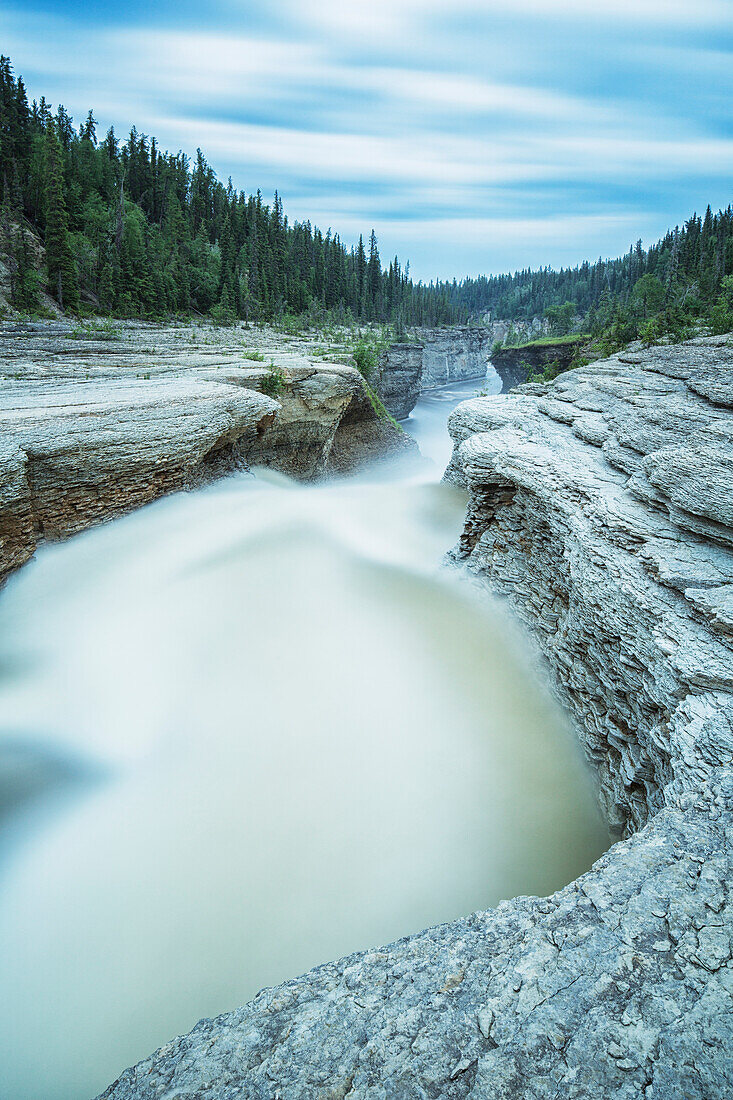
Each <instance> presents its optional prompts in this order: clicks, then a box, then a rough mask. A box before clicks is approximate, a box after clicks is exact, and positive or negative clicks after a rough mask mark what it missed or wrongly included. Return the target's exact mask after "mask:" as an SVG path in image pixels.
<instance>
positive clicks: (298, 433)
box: [0, 323, 416, 580]
mask: <svg viewBox="0 0 733 1100" xmlns="http://www.w3.org/2000/svg"><path fill="white" fill-rule="evenodd" d="M99 331H100V332H101V333H102V337H103V338H102V337H100V338H96V339H95V338H93V337H92V336H89V335H88V334H86V333H84V334H83V335H81V336H79V337H77V336H76V335H75V333H74V332H73V330H69V327H68V326H67V325H60V324H56V323H51V324H49V323H39V324H15V325H6V326H5V329H4V330H3V333H2V336H3V338H2V339H0V374H4V379H3V380H2V381H1V382H0V432H1V433H2V443H0V580H1V579H2V578H3V577H4V576H5V575H7V573H9V572H10V571H11V570H13V569H15V568H17V567H18V566H19V565H21V564H23V562H24V561H27V560H28V558H30V557H31V556H32V555H33V553H34V551H35V548H36V545H37V543H38V541H39V540H42V539H58V538H65V537H67V536H69V535H71V534H74V533H75V532H77V531H81V530H83V529H84V528H86V527H89V526H91V525H92V524H95V523H100V522H103V521H105V520H107V519H110V518H112V517H114V516H117V515H121V514H122V513H123V512H127V511H130V510H131V509H133V508H136V507H139V506H140V505H141V504H145V503H147V502H149V501H152V500H155V499H156V498H157V497H159V496H162V495H163V494H165V493H169V492H173V491H175V490H178V489H184V488H190V487H194V486H196V485H200V484H202V483H204V482H206V481H208V480H211V479H213V478H214V477H217V476H221V475H222V474H226V473H229V472H231V471H233V470H236V469H247V468H249V467H252V466H272V467H274V468H275V469H277V470H279V471H281V472H283V473H286V474H288V475H290V476H292V477H295V478H298V479H299V480H305V481H307V480H313V479H314V478H318V477H323V476H328V475H331V474H340V475H341V474H346V473H350V472H352V471H354V470H357V469H359V467H360V466H362V465H364V464H365V463H366V462H369V461H372V460H373V459H374V458H375V457H383V456H387V455H392V454H403V453H405V451H407V450H410V449H416V448H415V445H414V444H413V443H412V441H411V440H409V439H408V437H406V436H405V434H404V433H403V432H402V431H401V430H399V429H398V428H396V427H395V426H394V424H393V423H391V422H390V421H389V420H388V419H386V418H384V417H383V416H382V415H380V413H379V412H378V410H377V409H376V408H375V406H374V404H373V403H372V401H371V399H370V397H369V394H368V391H367V389H366V387H365V385H364V381H363V379H362V377H361V375H360V374H359V372H358V371H357V370H355V369H354V368H353V367H349V366H343V365H340V364H335V363H318V364H317V365H316V364H314V363H311V362H310V361H309V360H308V359H306V358H305V357H304V356H303V355H302V354H298V353H293V352H291V351H290V350H289V349H288V350H287V351H284V352H282V351H281V352H280V353H278V352H277V351H275V350H274V349H273V350H272V351H270V352H269V356H270V364H269V365H263V364H261V363H259V362H258V361H256V360H255V359H253V356H252V353H250V352H247V354H243V352H244V350H245V349H244V347H243V344H242V343H241V342H238V340H239V336H238V334H237V333H236V332H234V333H232V332H231V330H223V331H222V330H208V331H209V332H212V336H208V334H207V336H206V339H212V340H214V339H217V340H218V342H215V343H213V344H212V345H206V346H205V347H203V348H202V347H200V346H199V345H198V340H197V341H196V343H195V344H194V343H193V338H192V335H191V332H190V330H189V329H184V330H182V335H183V337H184V338H185V341H186V343H185V344H184V346H181V342H180V341H179V335H180V333H179V330H178V329H176V328H174V327H172V326H168V327H163V326H142V325H136V326H132V325H128V326H125V327H124V328H122V329H121V330H120V332H119V334H114V335H112V337H111V338H110V339H109V340H108V339H107V338H106V334H105V332H104V330H99ZM145 340H146V341H155V343H154V344H153V343H150V344H148V343H143V341H145ZM256 355H257V357H258V359H265V355H264V354H263V353H260V352H257V353H256ZM255 362H256V365H255ZM273 395H274V396H273Z"/></svg>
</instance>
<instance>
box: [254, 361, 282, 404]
mask: <svg viewBox="0 0 733 1100" xmlns="http://www.w3.org/2000/svg"><path fill="white" fill-rule="evenodd" d="M286 382H287V375H286V373H285V371H284V370H283V369H282V367H278V366H276V364H275V363H273V362H272V360H271V361H270V370H269V373H268V374H266V375H265V377H264V378H263V379H262V382H261V383H260V389H261V391H262V393H264V394H267V396H268V397H279V395H280V394H281V393H282V391H283V390H284V388H285V383H286Z"/></svg>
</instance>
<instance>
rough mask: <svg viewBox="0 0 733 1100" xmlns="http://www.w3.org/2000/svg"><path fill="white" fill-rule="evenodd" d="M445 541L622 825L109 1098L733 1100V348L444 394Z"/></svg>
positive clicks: (697, 344) (263, 1007) (249, 1011)
mask: <svg viewBox="0 0 733 1100" xmlns="http://www.w3.org/2000/svg"><path fill="white" fill-rule="evenodd" d="M451 431H452V434H453V437H454V440H455V451H454V456H453V461H452V464H451V467H450V471H449V476H450V477H451V478H452V479H453V480H456V481H458V482H460V483H461V484H462V485H464V486H465V487H466V488H467V490H468V492H469V496H470V503H469V509H468V514H467V519H466V525H465V530H464V532H463V536H462V538H461V542H460V545H459V547H457V548H456V551H455V557H456V558H457V559H458V560H459V561H461V562H463V563H464V565H465V566H466V567H467V568H468V569H470V570H471V571H472V572H473V573H474V574H475V575H476V577H477V578H479V579H480V580H483V581H484V582H485V583H486V585H487V586H488V587H489V588H490V589H491V590H492V591H494V592H496V593H499V594H500V595H502V596H503V597H504V598H505V599H506V600H507V601H508V602H509V603H510V604H511V606H512V607H513V608H514V610H515V611H516V613H517V614H518V615H519V616H520V617H521V618H522V619H523V620H524V622H525V623H526V624H527V625H528V626H529V628H530V630H531V631H532V633H533V635H534V637H535V638H536V639H537V641H538V643H539V645H540V647H541V648H542V650H543V651H544V653H545V656H546V659H547V662H548V666H549V668H550V670H551V671H552V673H553V675H554V678H555V683H556V687H557V691H558V693H559V694H560V696H561V697H562V699H563V700H564V702H565V704H566V706H567V707H568V708H569V710H570V713H571V714H572V715H573V716H574V718H575V720H576V724H577V727H578V730H579V733H580V735H581V737H582V738H583V740H584V742H585V744H586V746H587V748H588V752H589V755H590V757H591V759H592V762H593V764H594V766H595V767H596V769H597V772H598V775H599V782H600V787H601V792H602V797H603V801H604V805H605V807H606V810H607V813H608V816H609V821H610V823H611V825H612V826H613V827H614V829H615V830H616V831H617V832H619V833H627V834H629V835H628V836H627V838H626V839H623V840H620V841H618V842H617V843H616V844H615V845H614V846H613V847H612V848H611V849H610V850H609V851H608V852H607V853H606V855H605V856H603V857H602V858H601V859H600V860H599V861H598V862H597V863H596V864H595V865H594V867H593V868H592V869H591V870H590V871H589V872H588V873H587V874H585V875H583V876H581V877H580V878H579V879H578V880H577V881H576V882H574V883H572V884H570V885H569V886H568V887H566V888H565V889H564V890H561V891H559V892H558V893H557V894H555V895H553V896H552V897H549V898H544V899H539V898H516V899H514V900H512V901H507V902H503V903H502V904H501V905H500V906H499V907H498V908H496V909H494V910H491V911H488V912H480V913H475V914H473V915H472V916H469V917H466V918H465V919H463V920H458V921H454V922H451V923H449V924H446V925H443V926H441V927H438V928H433V929H429V930H427V931H425V932H422V933H420V934H418V935H415V936H409V937H407V938H406V939H403V940H400V941H399V942H397V943H395V944H392V945H390V946H388V947H385V948H381V949H379V950H372V951H366V952H362V953H360V954H357V955H353V956H350V957H348V958H346V959H342V960H340V961H339V962H335V963H330V964H328V965H326V966H322V967H319V968H318V969H317V970H314V971H311V972H310V973H309V974H307V975H305V976H303V977H301V978H298V979H296V980H294V981H291V982H287V983H285V984H284V985H282V986H279V987H277V988H276V989H269V990H264V991H262V992H261V993H260V994H259V995H258V996H257V997H256V998H255V999H254V1000H253V1001H252V1002H251V1003H250V1004H249V1005H247V1006H245V1007H244V1008H241V1009H238V1010H237V1011H235V1012H232V1013H229V1014H227V1015H224V1016H221V1017H219V1018H218V1019H216V1020H203V1021H201V1022H200V1023H199V1024H198V1025H197V1027H196V1028H194V1030H193V1031H192V1032H190V1033H189V1034H188V1035H187V1036H184V1037H180V1038H177V1039H174V1040H172V1041H171V1042H170V1043H168V1044H167V1045H166V1046H164V1047H162V1048H161V1049H160V1050H159V1051H157V1052H156V1053H155V1054H154V1055H152V1056H151V1057H150V1058H149V1059H147V1060H145V1061H144V1062H142V1063H140V1064H139V1065H138V1066H136V1067H134V1068H132V1069H130V1070H128V1071H126V1072H125V1073H124V1074H123V1075H122V1076H121V1077H120V1078H119V1080H118V1081H116V1082H115V1083H114V1084H113V1085H111V1086H110V1088H109V1089H108V1090H107V1091H106V1092H105V1093H104V1100H153V1098H155V1100H162V1098H163V1097H165V1096H170V1095H172V1093H173V1092H175V1093H176V1095H178V1094H180V1095H187V1096H191V1097H194V1096H196V1097H202V1098H203V1097H204V1096H210V1097H212V1100H213V1098H214V1097H215V1098H216V1100H227V1098H228V1097H234V1096H237V1097H247V1098H255V1097H256V1098H263V1100H264V1098H265V1097H268V1098H270V1097H273V1096H281V1097H283V1098H284V1097H287V1098H288V1100H291V1098H306V1097H308V1098H310V1097H314V1096H318V1097H324V1098H325V1097H330V1098H337V1097H338V1098H343V1097H346V1096H354V1097H356V1096H358V1097H365V1098H370V1100H388V1098H391V1097H400V1098H401V1100H402V1098H404V1100H425V1098H426V1097H441V1098H446V1100H458V1098H474V1100H479V1098H486V1097H491V1098H492V1100H527V1098H528V1097H532V1100H557V1097H559V1096H561V1097H563V1098H564V1100H588V1098H589V1097H603V1098H604V1100H611V1098H613V1100H638V1098H644V1100H724V1098H727V1097H728V1096H730V1095H733V1058H732V1057H731V1053H730V1051H731V1037H732V1034H733V997H732V992H733V960H732V950H731V941H732V937H733V905H732V903H731V895H730V892H731V886H730V884H731V878H732V872H733V769H732V768H731V764H732V762H733V705H732V701H733V659H732V658H733V610H732V607H733V602H732V601H731V592H733V497H732V494H733V460H731V457H730V455H731V437H732V435H733V348H732V347H731V346H730V345H728V344H727V343H726V342H725V341H722V340H707V341H694V342H692V343H691V344H688V345H685V346H683V347H673V348H664V349H661V348H660V349H654V350H651V351H649V352H645V353H639V354H628V355H624V356H619V357H617V358H615V359H612V360H608V361H605V362H602V363H596V364H593V365H592V366H590V367H587V368H582V369H579V370H576V371H572V372H570V373H569V374H566V375H563V376H561V378H560V379H558V380H557V381H556V382H555V383H554V384H551V385H548V386H544V385H543V386H529V387H525V388H524V390H523V391H522V392H520V393H517V394H512V395H510V396H508V397H494V398H485V399H475V400H472V401H470V402H466V403H465V404H464V405H462V406H459V408H458V409H457V410H456V411H455V412H454V414H453V416H452V418H451Z"/></svg>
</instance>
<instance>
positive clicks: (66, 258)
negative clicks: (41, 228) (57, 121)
mask: <svg viewBox="0 0 733 1100" xmlns="http://www.w3.org/2000/svg"><path fill="white" fill-rule="evenodd" d="M45 214H46V234H45V245H46V269H47V272H48V284H49V287H50V290H51V293H52V294H53V296H54V297H55V298H56V301H57V302H58V303H59V305H60V306H61V308H62V309H68V310H75V309H76V308H77V307H78V305H79V288H78V285H77V280H76V270H75V267H74V258H73V256H72V253H71V247H70V243H69V232H68V218H67V214H66V201H65V199H64V180H63V168H62V152H61V144H60V142H59V139H58V136H57V134H56V128H55V127H54V126H53V125H49V127H48V129H47V131H46V211H45Z"/></svg>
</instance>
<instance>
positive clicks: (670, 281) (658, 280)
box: [0, 57, 733, 343]
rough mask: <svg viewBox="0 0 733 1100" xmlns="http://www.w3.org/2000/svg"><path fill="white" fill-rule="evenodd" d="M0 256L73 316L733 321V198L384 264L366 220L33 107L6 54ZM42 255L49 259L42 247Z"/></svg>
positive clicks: (672, 327) (631, 323)
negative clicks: (552, 236)
mask: <svg viewBox="0 0 733 1100" xmlns="http://www.w3.org/2000/svg"><path fill="white" fill-rule="evenodd" d="M0 198H1V200H2V205H1V208H0V251H1V252H2V255H3V257H4V260H5V263H6V267H7V268H8V271H9V279H10V290H11V301H12V304H13V305H14V306H15V307H16V308H18V309H20V310H24V311H27V312H31V313H32V312H34V311H37V310H38V309H39V308H40V305H39V294H40V291H41V290H42V289H43V290H46V291H48V292H49V293H50V294H51V295H52V296H53V297H54V298H55V299H56V301H57V302H58V304H59V305H60V306H61V307H62V308H63V309H64V310H66V311H68V312H72V313H73V312H77V311H82V312H96V313H101V314H108V315H115V316H119V317H141V318H149V319H162V318H165V317H169V316H171V315H175V314H199V315H208V316H211V317H212V318H213V319H215V320H221V321H227V320H234V319H235V318H241V319H244V320H252V321H273V320H278V319H279V318H282V317H283V316H285V315H307V316H308V317H310V319H312V320H316V319H317V318H318V317H322V316H323V315H324V314H325V313H328V315H329V316H332V317H334V318H335V319H336V320H341V321H344V322H390V323H392V324H394V326H395V328H396V330H397V331H398V332H401V331H404V329H405V326H408V325H410V326H415V325H445V324H455V323H460V322H465V321H468V320H478V319H480V318H481V317H483V316H485V315H486V314H489V315H490V316H491V318H495V319H499V318H501V319H509V320H513V319H529V318H532V317H536V316H548V317H549V318H550V319H551V321H552V322H553V328H554V329H555V330H556V331H563V330H564V331H569V329H570V328H571V327H573V326H575V327H578V318H580V319H582V320H581V325H582V327H583V329H584V330H585V331H592V332H594V333H596V334H598V333H606V334H609V335H610V337H611V340H612V342H615V343H621V342H624V341H628V340H631V339H634V338H635V337H636V336H641V337H642V338H644V339H647V340H649V341H652V340H654V339H657V338H664V337H671V338H673V339H675V338H676V339H679V338H683V337H684V336H686V335H688V334H689V333H690V332H692V331H694V330H695V329H696V328H698V329H699V328H700V326H701V325H702V326H703V327H705V326H707V327H708V328H710V329H711V330H712V331H713V332H726V331H730V330H731V329H733V207H731V206H729V207H728V209H727V210H724V211H720V212H719V213H717V214H713V213H712V211H711V210H710V208H709V207H708V209H707V211H706V213H705V216H704V217H702V218H701V217H699V216H697V215H693V216H692V217H691V218H690V219H689V220H688V221H687V222H686V223H685V224H684V225H683V226H682V227H681V228H679V227H678V228H675V229H674V230H671V231H670V232H668V233H667V235H666V236H665V237H664V238H663V239H662V240H660V241H659V242H658V243H657V244H655V245H653V246H652V247H650V248H649V249H648V250H644V249H643V248H642V246H641V242H638V243H637V244H636V246H635V247H632V248H631V249H630V250H629V252H628V253H627V254H626V255H625V256H623V257H622V258H620V259H616V260H603V259H599V260H598V261H597V262H596V263H588V262H586V263H583V264H582V265H580V266H578V267H575V268H567V269H561V270H559V271H556V270H553V269H552V268H549V267H546V268H541V269H540V270H538V271H531V270H525V271H521V272H516V273H515V274H512V275H508V274H507V275H491V276H481V277H479V278H467V279H464V280H462V281H460V282H459V281H457V280H455V279H454V280H453V281H452V282H440V281H438V282H436V283H430V284H428V285H425V284H423V283H415V282H413V281H412V280H411V279H410V278H409V265H407V267H406V268H404V269H403V267H402V266H401V264H400V262H399V260H398V259H397V257H395V258H394V259H393V260H392V261H391V262H390V264H389V266H388V268H387V269H386V270H385V269H384V268H383V267H382V263H381V260H380V255H379V248H378V243H377V238H376V236H375V234H374V232H373V231H372V233H371V234H370V236H369V238H368V243H367V244H366V246H365V244H364V240H363V238H361V237H360V239H359V242H358V245H356V246H352V247H350V248H347V247H346V246H345V245H344V244H343V243H342V241H341V239H340V237H339V235H338V234H337V233H332V232H331V230H330V229H329V230H328V231H327V232H326V233H325V234H324V233H323V232H322V231H321V230H320V229H317V228H315V227H313V226H312V225H311V224H310V222H294V223H292V224H291V223H290V222H289V221H288V218H287V216H286V215H285V213H284V210H283V203H282V200H281V198H280V196H279V195H278V194H277V193H275V197H274V201H273V202H272V204H268V203H266V202H264V201H263V198H262V195H261V194H260V192H259V191H257V193H256V194H254V195H246V194H245V193H244V192H243V191H237V190H235V188H234V187H233V185H232V182H231V180H230V181H229V182H228V183H227V184H226V185H224V184H223V183H222V182H221V181H220V180H218V179H217V177H216V174H215V172H214V171H213V169H212V168H211V166H210V165H209V164H208V163H207V161H206V159H205V157H204V154H203V153H202V152H201V150H200V149H199V150H197V153H196V158H195V160H194V161H193V162H191V161H190V159H189V157H188V156H186V155H185V154H184V153H182V152H178V153H176V154H171V153H168V152H164V151H162V150H161V149H160V147H159V145H158V143H157V141H156V139H155V138H154V137H148V136H147V135H146V134H142V133H139V132H138V131H137V130H136V129H135V128H133V129H132V130H131V131H130V133H129V134H128V136H127V137H126V138H125V139H124V140H123V139H120V138H118V137H117V136H116V134H115V131H114V128H110V129H109V130H108V131H107V133H106V135H104V136H103V137H102V136H101V135H100V134H98V131H97V123H96V120H95V117H94V114H93V111H91V110H90V111H89V113H88V114H87V116H86V118H85V119H84V121H83V122H82V123H81V124H75V122H74V119H73V118H72V117H71V116H70V115H69V114H68V113H67V111H66V110H65V109H64V107H63V106H61V105H59V106H57V108H56V109H55V110H52V107H51V105H50V104H49V103H47V101H46V99H45V98H44V97H43V96H41V98H40V99H39V100H35V99H34V100H33V101H32V102H29V99H28V94H27V92H26V89H25V86H24V83H23V80H22V78H20V77H19V78H17V79H16V77H15V75H14V73H13V68H12V65H11V62H10V59H9V58H6V57H2V58H1V59H0ZM38 240H40V241H42V242H43V246H44V248H45V259H44V262H43V264H39V262H38V256H37V251H38V248H37V242H38Z"/></svg>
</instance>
